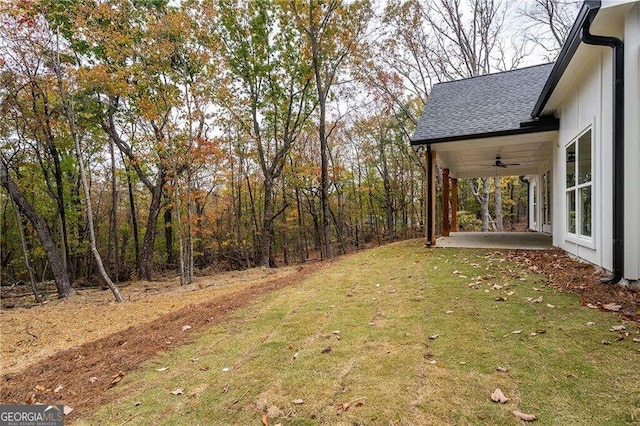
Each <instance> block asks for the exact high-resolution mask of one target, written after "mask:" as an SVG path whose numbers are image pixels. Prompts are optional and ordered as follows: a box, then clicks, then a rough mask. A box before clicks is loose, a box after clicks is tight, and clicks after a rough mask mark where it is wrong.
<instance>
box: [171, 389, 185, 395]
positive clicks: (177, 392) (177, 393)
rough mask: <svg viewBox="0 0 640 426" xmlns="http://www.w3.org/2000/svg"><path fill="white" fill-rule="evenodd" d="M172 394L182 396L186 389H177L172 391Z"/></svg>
mask: <svg viewBox="0 0 640 426" xmlns="http://www.w3.org/2000/svg"><path fill="white" fill-rule="evenodd" d="M171 393H172V394H174V395H182V394H183V393H184V389H183V388H177V389H174V390H172V391H171Z"/></svg>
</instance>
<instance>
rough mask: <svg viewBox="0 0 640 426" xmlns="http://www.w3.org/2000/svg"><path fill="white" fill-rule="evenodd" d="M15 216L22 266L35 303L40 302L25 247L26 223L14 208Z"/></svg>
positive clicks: (27, 249)
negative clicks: (26, 274)
mask: <svg viewBox="0 0 640 426" xmlns="http://www.w3.org/2000/svg"><path fill="white" fill-rule="evenodd" d="M14 212H15V216H16V223H17V224H18V235H19V236H20V248H21V249H22V256H23V258H24V267H25V268H26V269H27V272H28V273H29V282H30V283H31V290H32V291H33V297H34V298H35V300H36V303H41V302H42V298H41V297H40V295H39V294H38V284H37V283H36V278H35V276H34V275H33V269H32V268H31V262H29V248H28V247H27V239H26V238H25V236H24V230H25V228H26V223H24V222H23V220H22V218H21V217H20V214H18V211H17V210H16V209H14Z"/></svg>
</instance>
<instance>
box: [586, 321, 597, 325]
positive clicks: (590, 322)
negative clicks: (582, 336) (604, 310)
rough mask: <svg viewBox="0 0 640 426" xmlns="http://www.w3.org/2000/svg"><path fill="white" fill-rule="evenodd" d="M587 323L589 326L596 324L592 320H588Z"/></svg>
mask: <svg viewBox="0 0 640 426" xmlns="http://www.w3.org/2000/svg"><path fill="white" fill-rule="evenodd" d="M587 325H589V326H591V325H596V323H595V322H593V321H589V322H588V323H587Z"/></svg>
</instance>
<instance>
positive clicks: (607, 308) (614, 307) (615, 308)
mask: <svg viewBox="0 0 640 426" xmlns="http://www.w3.org/2000/svg"><path fill="white" fill-rule="evenodd" d="M602 309H604V310H605V311H613V312H618V311H619V310H620V309H622V305H616V304H615V303H607V304H605V305H602Z"/></svg>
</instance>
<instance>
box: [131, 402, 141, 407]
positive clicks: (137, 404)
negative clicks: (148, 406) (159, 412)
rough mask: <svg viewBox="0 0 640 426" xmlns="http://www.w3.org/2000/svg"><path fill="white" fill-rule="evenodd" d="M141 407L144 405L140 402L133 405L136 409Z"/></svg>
mask: <svg viewBox="0 0 640 426" xmlns="http://www.w3.org/2000/svg"><path fill="white" fill-rule="evenodd" d="M140 405H142V402H140V401H136V402H134V403H133V406H134V407H139V406H140Z"/></svg>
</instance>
